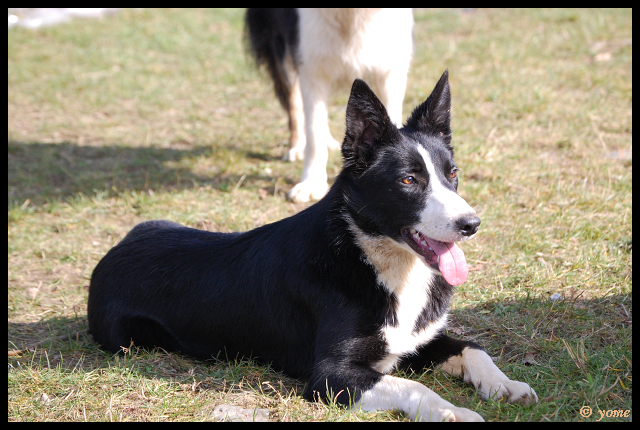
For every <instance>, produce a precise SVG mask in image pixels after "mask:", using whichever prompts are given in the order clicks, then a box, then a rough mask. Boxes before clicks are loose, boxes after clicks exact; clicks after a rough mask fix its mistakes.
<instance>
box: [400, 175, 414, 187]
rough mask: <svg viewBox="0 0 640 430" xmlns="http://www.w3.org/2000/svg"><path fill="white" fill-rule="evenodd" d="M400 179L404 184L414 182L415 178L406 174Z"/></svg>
mask: <svg viewBox="0 0 640 430" xmlns="http://www.w3.org/2000/svg"><path fill="white" fill-rule="evenodd" d="M401 181H402V183H403V184H405V185H411V184H415V183H416V178H414V177H413V176H406V177H404V178H402V179H401Z"/></svg>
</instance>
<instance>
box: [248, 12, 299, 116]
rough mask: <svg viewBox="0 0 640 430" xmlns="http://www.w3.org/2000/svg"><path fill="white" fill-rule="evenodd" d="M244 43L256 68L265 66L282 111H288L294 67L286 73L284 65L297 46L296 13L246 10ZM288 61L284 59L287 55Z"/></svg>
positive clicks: (291, 59) (292, 60)
mask: <svg viewBox="0 0 640 430" xmlns="http://www.w3.org/2000/svg"><path fill="white" fill-rule="evenodd" d="M244 24H245V26H244V42H245V47H246V49H247V51H249V53H250V54H251V56H252V57H253V58H254V60H255V62H256V66H257V67H258V68H261V67H263V66H264V67H266V68H267V71H268V72H269V75H270V76H271V80H272V81H273V87H274V90H275V93H276V96H277V97H278V100H279V101H280V104H281V105H282V107H283V108H284V110H285V111H287V112H288V111H289V97H290V95H291V87H292V86H293V83H294V80H295V79H296V77H295V76H291V74H292V73H293V70H294V68H293V67H289V71H287V66H286V62H287V61H291V63H290V64H291V65H293V62H294V61H295V59H294V58H293V56H294V55H295V50H296V47H297V44H298V12H297V11H296V10H295V9H291V8H279V9H269V8H248V9H247V14H246V16H245V21H244ZM287 55H290V56H291V58H289V59H287V58H286V56H287Z"/></svg>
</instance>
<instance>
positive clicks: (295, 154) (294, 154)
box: [282, 147, 304, 162]
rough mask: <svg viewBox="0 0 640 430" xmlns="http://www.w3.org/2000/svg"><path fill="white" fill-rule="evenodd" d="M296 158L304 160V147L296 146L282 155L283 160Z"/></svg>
mask: <svg viewBox="0 0 640 430" xmlns="http://www.w3.org/2000/svg"><path fill="white" fill-rule="evenodd" d="M296 160H304V148H300V147H295V148H291V149H290V150H288V151H287V152H286V153H285V154H284V157H282V161H291V162H293V161H296Z"/></svg>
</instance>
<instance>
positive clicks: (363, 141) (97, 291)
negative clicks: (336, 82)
mask: <svg viewBox="0 0 640 430" xmlns="http://www.w3.org/2000/svg"><path fill="white" fill-rule="evenodd" d="M450 108H451V102H450V90H449V81H448V71H445V72H444V74H443V75H442V77H441V78H440V80H439V82H438V83H437V85H436V86H435V88H434V90H433V92H432V94H431V95H430V96H429V97H428V99H427V100H426V101H425V102H423V103H422V104H420V105H419V106H418V107H417V108H416V109H415V110H414V111H413V113H412V114H411V116H410V117H409V119H408V120H407V122H406V124H405V125H404V127H403V128H401V129H398V128H397V127H396V126H395V124H394V123H393V121H392V120H391V118H390V117H389V116H388V114H387V111H386V109H385V107H384V105H383V103H382V102H381V100H380V99H378V97H377V96H376V95H375V93H374V92H373V91H372V90H371V89H370V88H369V86H368V85H367V84H366V83H365V82H364V81H362V80H359V79H357V80H356V81H355V82H354V83H353V87H352V89H351V95H350V98H349V102H348V105H347V113H346V135H345V138H344V141H343V144H342V155H343V158H344V166H343V169H342V171H341V172H340V173H339V174H338V176H337V178H336V180H335V182H334V184H333V185H332V187H331V188H330V189H329V191H328V192H327V194H326V195H325V196H324V197H323V198H322V199H321V200H320V201H318V202H316V203H315V204H313V205H312V206H310V207H308V208H307V209H305V210H303V211H301V212H299V213H297V214H296V215H293V216H291V217H289V218H285V219H282V220H280V221H277V222H274V223H272V224H268V225H264V226H262V227H259V228H256V229H254V230H250V231H247V232H242V233H237V232H236V233H213V232H207V231H201V230H197V229H193V228H187V227H184V226H181V225H179V224H176V223H173V222H169V221H149V222H144V223H142V224H139V225H137V226H136V227H134V228H133V230H131V232H129V233H128V234H127V235H126V236H125V238H124V239H123V240H122V241H121V242H120V243H119V244H118V245H116V246H115V247H114V248H112V249H111V250H110V251H109V252H108V253H107V255H106V256H105V257H104V258H103V259H102V260H101V261H100V262H99V264H98V265H97V266H96V268H95V270H94V271H93V274H92V277H91V284H90V287H89V302H88V317H89V328H90V331H91V333H92V335H93V337H94V339H95V340H96V341H97V342H98V343H100V344H101V345H102V347H103V348H105V349H106V350H109V351H112V352H117V351H119V350H121V349H122V348H123V347H129V346H130V345H131V342H133V343H134V345H138V346H142V347H162V348H164V349H165V350H171V351H178V352H181V353H184V354H189V355H192V356H195V357H197V358H200V359H210V358H212V357H214V358H215V357H221V358H230V359H234V358H236V357H252V358H254V359H255V360H257V361H258V362H261V363H268V364H270V365H271V366H272V367H273V368H274V369H275V370H278V371H282V372H284V373H286V374H288V375H290V376H292V377H294V378H300V379H303V380H304V381H306V388H305V390H304V393H303V396H304V398H305V399H307V400H310V401H314V400H316V401H317V400H320V401H328V400H331V401H335V402H337V403H339V404H342V405H345V406H348V407H351V408H356V409H357V408H361V409H363V410H367V411H371V410H379V409H397V410H400V411H402V412H404V413H406V414H407V415H408V416H409V418H410V419H412V420H413V419H417V420H427V421H442V420H449V421H481V420H482V417H481V416H480V415H479V414H477V413H476V412H474V411H471V410H469V409H465V408H460V407H456V406H454V405H453V404H451V403H449V402H448V401H446V400H444V399H442V398H441V397H440V396H439V395H437V394H436V393H435V392H433V391H432V390H430V389H429V388H427V387H426V386H424V385H422V384H420V383H419V382H416V381H412V380H408V379H403V378H400V377H397V376H393V375H391V374H390V373H391V371H392V370H394V369H395V368H399V369H405V370H408V371H411V370H413V371H415V372H422V371H423V370H424V369H426V368H428V367H430V366H433V365H437V364H439V365H441V366H442V370H444V371H445V372H447V373H449V374H451V375H454V376H459V377H461V378H463V379H464V380H465V381H469V382H471V383H472V384H473V385H474V386H475V387H476V388H477V390H478V392H479V394H480V397H481V398H482V399H485V400H487V399H500V398H504V399H505V400H506V401H509V402H521V403H524V404H528V403H531V402H537V400H538V398H537V395H536V393H535V391H534V390H533V389H531V388H530V387H529V385H527V384H526V383H523V382H517V381H513V380H510V379H509V378H508V377H507V376H506V375H505V374H504V373H502V372H501V371H500V370H499V369H498V367H497V366H496V365H495V364H494V363H493V362H492V360H491V358H490V357H489V355H488V354H487V353H486V352H485V351H484V350H483V349H482V348H481V347H480V346H478V345H477V344H475V343H473V342H470V341H465V340H458V339H454V338H451V337H448V336H447V335H446V334H445V326H446V323H447V312H448V307H449V302H450V300H451V297H452V294H453V292H454V287H455V286H456V285H460V284H461V283H463V282H464V281H465V279H466V278H467V274H468V267H467V263H466V261H465V257H464V253H463V252H462V250H461V249H460V248H459V247H458V245H457V244H456V242H459V241H462V240H466V239H469V238H471V237H473V236H474V235H475V234H476V232H477V231H478V228H479V225H480V218H479V217H478V216H477V214H476V213H475V211H474V210H473V209H472V208H471V207H470V206H469V205H468V204H467V202H466V201H465V200H463V199H462V197H460V196H459V195H458V193H457V188H458V176H457V173H456V172H457V170H458V169H457V167H456V163H455V161H454V158H453V147H452V144H451V128H450Z"/></svg>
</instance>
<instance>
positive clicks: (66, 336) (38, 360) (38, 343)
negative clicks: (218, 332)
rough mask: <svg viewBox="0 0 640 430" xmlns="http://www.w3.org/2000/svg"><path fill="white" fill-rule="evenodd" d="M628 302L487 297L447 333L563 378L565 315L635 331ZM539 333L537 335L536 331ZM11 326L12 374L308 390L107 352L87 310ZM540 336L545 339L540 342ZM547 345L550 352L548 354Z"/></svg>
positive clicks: (241, 373)
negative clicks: (116, 374)
mask: <svg viewBox="0 0 640 430" xmlns="http://www.w3.org/2000/svg"><path fill="white" fill-rule="evenodd" d="M624 303H626V304H627V306H628V304H629V303H631V296H630V295H625V294H622V295H611V296H607V297H606V298H595V299H590V300H582V299H579V300H571V299H564V300H563V299H560V300H558V301H555V302H554V301H551V300H548V299H546V298H545V299H531V298H527V299H519V300H513V301H509V302H503V301H497V300H496V301H490V302H485V303H483V304H480V305H476V306H469V307H465V308H463V309H456V310H452V311H451V318H450V324H449V328H448V330H449V333H448V334H449V335H451V336H453V337H456V338H464V339H466V340H472V341H474V342H476V343H478V344H480V345H482V346H483V347H485V348H486V349H487V352H488V353H489V354H490V355H491V356H492V357H495V359H497V360H498V361H499V362H500V363H502V364H501V367H502V368H503V370H505V366H506V369H507V370H506V372H507V373H510V372H517V373H518V374H519V375H518V377H519V379H520V380H525V381H526V380H527V378H534V379H535V377H536V376H535V375H538V374H545V375H547V378H548V377H549V376H548V375H553V377H554V378H556V379H558V380H559V381H561V380H563V379H564V380H568V379H572V378H573V379H575V378H577V377H579V376H580V375H579V374H580V372H581V371H580V369H579V368H578V367H576V368H575V369H573V371H574V372H573V373H572V374H559V373H558V372H563V371H566V370H567V369H571V367H567V366H557V367H556V366H554V361H557V360H564V361H566V362H570V361H571V360H573V359H574V358H572V356H571V352H570V351H568V350H567V349H566V345H565V344H564V343H563V342H562V339H565V340H566V341H567V342H568V344H569V345H570V348H574V349H575V348H578V347H579V342H578V341H577V340H576V339H575V333H576V330H577V328H578V327H577V326H576V324H579V323H576V324H571V323H567V321H568V319H570V320H573V321H580V320H587V321H588V320H589V317H588V315H589V314H597V315H598V318H602V319H603V320H606V321H608V323H609V326H610V327H620V326H622V327H628V331H629V333H630V331H631V320H630V317H628V316H626V315H625V312H623V309H626V307H624V306H621V304H624ZM585 324H587V323H585ZM603 330H604V329H603ZM534 331H535V333H534V334H535V336H532V332H534ZM8 332H9V348H8V349H9V372H10V373H11V372H20V371H24V368H25V367H26V368H31V369H33V370H34V371H37V370H38V369H42V368H45V367H48V368H58V369H59V370H60V371H61V372H90V371H93V370H96V369H101V368H102V369H107V368H112V367H114V366H116V367H117V366H128V367H131V366H134V367H135V368H136V371H137V375H138V376H139V377H140V378H145V379H150V380H151V379H157V378H161V379H165V380H167V381H169V382H172V383H177V384H181V385H182V384H186V385H185V386H188V388H189V389H192V390H217V391H222V392H225V393H231V394H233V393H236V394H238V395H240V394H241V393H246V392H247V390H249V391H253V392H262V393H265V394H269V393H271V394H272V395H273V396H274V398H279V396H286V395H289V394H293V395H301V394H302V392H303V389H304V382H303V381H300V380H296V379H293V378H289V377H287V376H286V375H284V374H281V373H278V372H275V371H273V370H271V369H270V368H269V367H268V366H260V365H258V364H256V363H254V362H253V361H251V360H245V359H241V358H239V357H218V358H217V359H212V360H207V361H199V360H195V359H192V358H190V357H187V356H184V355H181V354H178V353H172V352H166V351H164V350H161V349H158V348H156V349H154V350H150V351H148V350H142V349H138V348H135V347H134V348H129V349H128V350H127V351H126V353H125V354H124V355H122V354H120V355H113V354H110V353H107V352H104V351H102V350H101V349H100V348H99V345H98V344H96V343H95V341H94V340H93V338H92V337H91V335H90V333H89V332H88V330H87V321H86V316H80V317H74V318H51V319H43V320H41V321H38V322H33V323H18V322H9V325H8ZM616 333H617V332H616V331H615V330H614V329H613V328H612V329H611V330H607V332H606V333H604V332H603V333H599V334H598V339H597V340H598V342H600V343H602V342H607V343H609V344H611V345H616V344H617V343H619V342H621V340H620V339H619V338H617V337H616ZM629 336H630V334H629ZM535 339H538V340H535ZM539 339H546V340H545V341H544V342H542V344H541V343H540V341H539ZM550 342H551V343H550ZM577 342H578V343H577ZM554 345H555V346H554ZM587 345H588V341H587ZM601 346H602V345H601ZM582 347H583V348H584V341H583V343H582ZM549 350H553V352H552V353H549V352H547V353H545V351H549ZM547 354H549V355H547ZM587 355H589V352H588V351H587ZM563 369H564V370H563ZM574 373H575V374H574ZM408 376H409V377H411V375H408ZM265 381H267V383H266V384H265V383H264V382H265ZM274 381H275V382H274ZM533 385H535V389H536V391H537V392H538V395H539V397H540V398H541V399H543V398H544V397H545V396H547V395H548V393H546V390H547V388H545V387H551V388H548V389H550V390H552V389H553V384H549V381H546V382H545V383H538V384H535V383H534V384H533Z"/></svg>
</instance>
